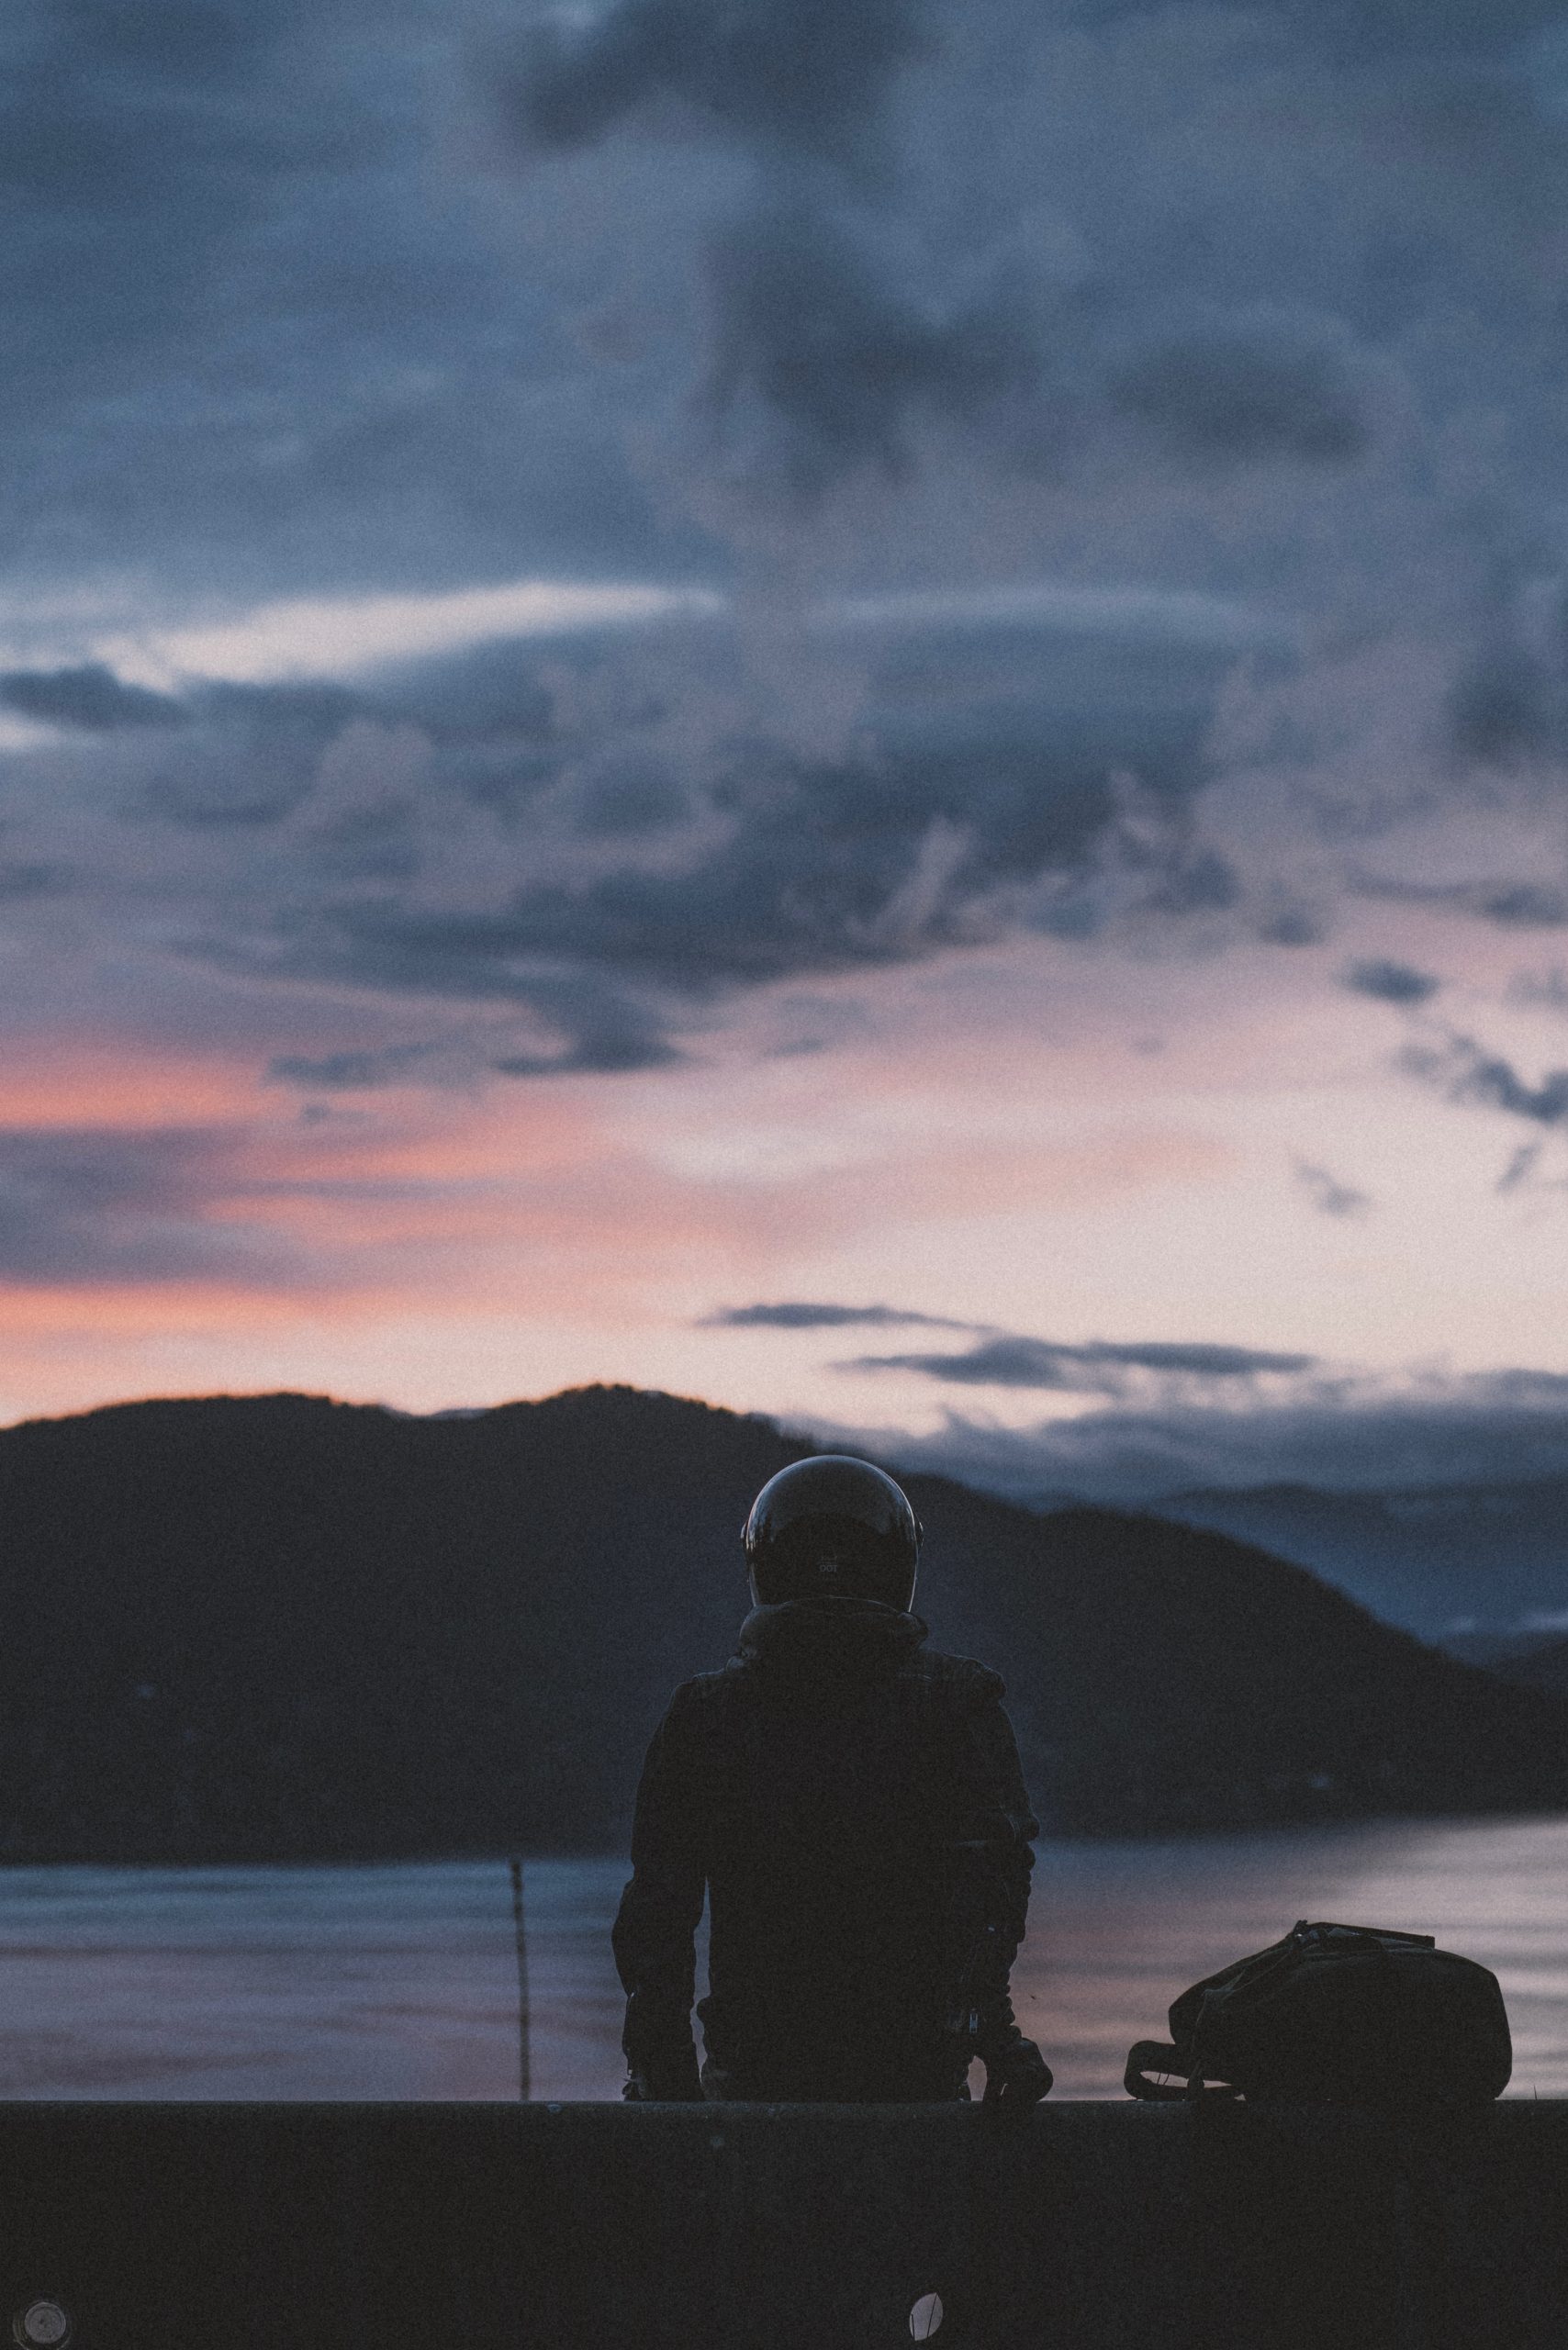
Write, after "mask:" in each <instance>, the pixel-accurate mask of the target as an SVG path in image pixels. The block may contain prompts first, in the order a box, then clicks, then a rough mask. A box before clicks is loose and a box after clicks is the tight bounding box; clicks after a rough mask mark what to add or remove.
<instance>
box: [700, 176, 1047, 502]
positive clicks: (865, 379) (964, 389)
mask: <svg viewBox="0 0 1568 2350" xmlns="http://www.w3.org/2000/svg"><path fill="white" fill-rule="evenodd" d="M709 282H710V289H711V304H712V314H713V349H712V358H711V366H710V371H709V376H708V381H707V385H706V388H705V393H704V400H705V405H706V406H707V408H708V409H709V411H710V412H711V415H712V416H713V418H714V419H715V420H716V422H717V425H718V429H719V434H720V445H721V448H722V449H723V450H724V451H725V452H726V454H727V455H729V454H730V453H732V452H733V451H734V445H735V443H736V442H740V443H741V444H742V446H741V453H740V455H739V457H738V458H735V457H734V456H733V455H731V456H730V461H731V462H733V463H739V464H742V465H743V466H744V468H745V470H746V471H748V472H749V473H751V474H752V475H753V476H756V478H758V479H759V480H761V481H763V482H765V483H772V484H777V485H778V487H782V488H783V489H784V490H786V491H787V492H788V493H789V494H790V496H791V497H794V498H803V499H807V500H811V499H814V498H821V497H822V496H823V493H824V492H825V491H826V490H828V489H830V488H832V487H834V486H835V485H836V484H837V483H838V482H840V481H841V480H843V479H844V478H845V477H846V476H848V475H850V474H853V473H855V472H857V471H860V470H862V469H865V468H868V467H869V468H874V469H877V470H879V471H880V472H881V473H882V474H883V475H885V476H890V477H891V478H894V479H897V478H898V477H899V476H902V475H903V474H905V473H907V472H908V470H909V469H910V466H911V464H913V448H912V433H913V431H914V430H915V429H916V428H917V427H919V426H920V425H922V424H943V423H956V424H964V423H969V422H971V421H972V420H975V419H977V418H978V417H980V416H981V415H982V414H983V413H984V412H985V411H986V410H988V409H991V408H994V407H995V406H996V404H997V403H998V402H999V401H1001V400H1002V399H1004V398H1006V397H1009V396H1016V395H1018V394H1021V393H1027V392H1029V391H1030V390H1032V389H1033V387H1034V386H1035V384H1036V379H1037V377H1038V375H1039V371H1040V369H1039V357H1038V353H1037V352H1036V348H1035V346H1034V341H1033V337H1032V334H1031V331H1030V321H1029V320H1028V319H1027V318H1026V317H1019V316H1017V315H1015V314H1014V313H1012V312H1010V310H1009V308H1007V306H1006V305H1005V303H1004V302H1002V301H1001V300H998V299H993V298H991V297H988V296H986V295H985V294H984V293H981V294H980V295H979V296H977V297H974V298H973V299H971V300H970V301H969V303H968V304H966V305H963V306H960V307H959V308H956V309H952V310H949V311H947V312H946V313H945V314H944V313H943V312H940V311H938V310H936V309H935V308H933V307H932V306H931V305H930V304H929V303H927V302H923V301H922V300H920V299H919V298H918V297H915V296H914V295H913V294H912V293H911V292H909V291H906V290H904V289H902V288H901V287H900V286H899V285H898V284H897V283H896V280H895V279H894V278H893V277H892V275H891V274H890V272H889V271H888V270H887V269H886V267H881V268H879V267H878V266H877V265H876V263H874V262H873V260H872V258H871V256H870V254H869V252H868V251H867V250H866V249H865V247H864V246H863V245H857V242H856V241H855V240H854V239H853V237H852V236H851V235H850V233H849V231H848V230H847V229H846V226H845V225H844V223H843V222H842V221H841V220H839V219H837V218H834V217H833V216H832V215H830V214H827V213H824V212H822V211H801V210H798V209H797V210H794V211H790V212H784V213H775V214H772V215H767V214H764V215H759V216H754V217H752V218H745V219H742V220H740V221H738V222H736V223H735V224H734V226H733V227H731V228H730V229H727V230H725V232H724V233H723V234H722V236H720V237H719V238H717V239H716V240H715V241H714V243H713V245H712V248H711V253H710V257H709Z"/></svg>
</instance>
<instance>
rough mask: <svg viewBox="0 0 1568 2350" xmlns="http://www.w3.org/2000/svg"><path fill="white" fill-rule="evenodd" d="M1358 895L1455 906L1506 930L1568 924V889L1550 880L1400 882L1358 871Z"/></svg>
mask: <svg viewBox="0 0 1568 2350" xmlns="http://www.w3.org/2000/svg"><path fill="white" fill-rule="evenodd" d="M1350 886H1351V888H1352V889H1353V890H1354V891H1355V893H1356V895H1357V896H1358V897H1363V898H1386V899H1389V900H1392V901H1393V902H1394V904H1396V905H1413V906H1451V907H1452V908H1453V909H1454V910H1455V912H1462V913H1469V914H1473V915H1475V916H1476V917H1477V919H1478V920H1480V921H1482V922H1489V923H1496V924H1498V925H1499V926H1500V927H1501V928H1504V929H1508V930H1558V929H1561V928H1562V926H1563V925H1564V924H1565V923H1568V892H1565V891H1564V890H1560V889H1558V888H1556V887H1555V886H1554V885H1553V884H1552V883H1551V882H1549V881H1482V882H1473V881H1459V882H1450V881H1441V882H1431V881H1400V880H1396V879H1393V878H1389V877H1388V876H1386V875H1379V876H1377V877H1375V878H1372V877H1368V876H1364V875H1354V876H1352V877H1351V880H1350Z"/></svg>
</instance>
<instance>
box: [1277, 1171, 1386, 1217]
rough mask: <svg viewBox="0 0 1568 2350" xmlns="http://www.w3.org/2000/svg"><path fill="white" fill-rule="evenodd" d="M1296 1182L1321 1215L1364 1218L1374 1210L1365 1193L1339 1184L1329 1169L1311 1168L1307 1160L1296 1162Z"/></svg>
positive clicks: (1344, 1184) (1347, 1185)
mask: <svg viewBox="0 0 1568 2350" xmlns="http://www.w3.org/2000/svg"><path fill="white" fill-rule="evenodd" d="M1295 1172H1296V1181H1298V1182H1299V1183H1300V1184H1301V1185H1302V1186H1303V1188H1304V1189H1305V1191H1306V1192H1308V1193H1309V1194H1310V1196H1311V1200H1312V1204H1313V1206H1314V1207H1315V1208H1316V1210H1317V1212H1318V1214H1320V1215H1332V1216H1344V1217H1350V1216H1363V1215H1366V1214H1370V1213H1371V1209H1372V1200H1371V1198H1370V1197H1369V1195H1368V1194H1367V1193H1366V1192H1358V1191H1356V1190H1355V1189H1353V1187H1352V1186H1351V1185H1350V1184H1349V1183H1341V1182H1339V1181H1338V1180H1337V1179H1336V1178H1335V1177H1334V1176H1332V1175H1330V1173H1329V1172H1328V1169H1327V1167H1314V1166H1310V1165H1309V1164H1308V1163H1307V1161H1306V1160H1305V1159H1299V1158H1298V1159H1297V1161H1296V1169H1295Z"/></svg>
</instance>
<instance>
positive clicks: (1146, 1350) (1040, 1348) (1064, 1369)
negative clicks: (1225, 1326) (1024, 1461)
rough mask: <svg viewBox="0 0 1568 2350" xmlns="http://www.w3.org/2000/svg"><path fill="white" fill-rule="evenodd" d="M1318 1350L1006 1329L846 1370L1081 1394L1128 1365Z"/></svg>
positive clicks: (1290, 1363) (1117, 1376) (1195, 1373)
mask: <svg viewBox="0 0 1568 2350" xmlns="http://www.w3.org/2000/svg"><path fill="white" fill-rule="evenodd" d="M1313 1362H1314V1358H1313V1357H1312V1356H1311V1355H1294V1354H1271V1353H1267V1352H1264V1351H1261V1350H1260V1349H1259V1348H1254V1347H1227V1346H1205V1345H1193V1346H1184V1345H1179V1344H1166V1343H1163V1342H1159V1341H1151V1342H1149V1343H1148V1344H1143V1345H1120V1346H1118V1345H1106V1344H1096V1345H1090V1346H1081V1347H1072V1346H1061V1345H1058V1344H1055V1343H1053V1342H1052V1341H1051V1340H1049V1339H1046V1338H1025V1337H1008V1336H1005V1335H1002V1336H998V1337H987V1338H980V1339H979V1340H977V1341H976V1343H975V1345H974V1346H972V1347H969V1348H966V1349H965V1351H964V1352H963V1353H961V1354H912V1355H861V1356H859V1357H857V1359H856V1360H854V1361H853V1362H849V1363H846V1364H843V1365H841V1366H840V1368H841V1369H844V1370H846V1371H920V1372H921V1373H923V1375H924V1377H926V1378H928V1379H938V1380H942V1381H944V1382H949V1383H956V1384H958V1385H961V1386H972V1387H1040V1388H1052V1389H1058V1390H1060V1391H1062V1392H1064V1393H1074V1394H1096V1393H1098V1394H1107V1393H1109V1394H1119V1393H1122V1392H1123V1390H1124V1389H1125V1387H1126V1384H1127V1378H1128V1374H1129V1373H1137V1372H1148V1373H1151V1374H1153V1375H1154V1376H1155V1377H1157V1378H1159V1379H1167V1380H1175V1381H1182V1380H1205V1381H1206V1380H1215V1379H1218V1380H1242V1381H1245V1380H1253V1379H1257V1378H1259V1377H1260V1376H1261V1375H1262V1374H1264V1373H1268V1372H1300V1371H1309V1370H1310V1369H1311V1368H1312V1367H1313Z"/></svg>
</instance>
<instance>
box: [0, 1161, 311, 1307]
mask: <svg viewBox="0 0 1568 2350" xmlns="http://www.w3.org/2000/svg"><path fill="white" fill-rule="evenodd" d="M239 1150H240V1142H239V1138H237V1137H236V1136H233V1135H230V1134H227V1133H225V1132H222V1131H221V1130H217V1129H209V1128H201V1127H153V1128H141V1129H132V1130H125V1129H119V1128H113V1127H91V1126H87V1127H16V1126H13V1127H10V1128H7V1129H6V1130H4V1131H0V1280H6V1281H17V1282H30V1281H48V1282H67V1283H69V1282H73V1281H83V1282H104V1281H182V1280H200V1279H203V1278H218V1277H221V1278H224V1279H233V1280H241V1281H243V1280H248V1279H255V1280H258V1281H263V1282H264V1283H266V1284H268V1285H274V1284H276V1283H277V1282H279V1281H287V1280H289V1279H290V1278H291V1277H292V1276H293V1275H294V1274H295V1273H300V1274H303V1272H304V1270H305V1268H304V1267H303V1265H302V1264H297V1263H296V1262H295V1260H294V1259H293V1258H292V1257H291V1254H290V1251H289V1248H288V1246H287V1244H286V1242H284V1241H282V1240H280V1239H279V1238H278V1237H277V1236H275V1235H272V1234H265V1233H260V1232H257V1231H254V1230H252V1229H248V1228H246V1227H245V1226H244V1225H241V1224H237V1223H234V1222H232V1221H229V1220H226V1219H225V1218H223V1217H222V1216H220V1215H218V1214H215V1213H214V1212H215V1211H221V1210H223V1209H225V1208H226V1207H227V1206H228V1205H229V1204H230V1203H231V1202H232V1200H233V1198H234V1196H235V1193H236V1192H237V1191H242V1189H243V1186H242V1184H241V1182H240V1181H239V1179H238V1177H237V1173H236V1165H237V1159H238V1156H239Z"/></svg>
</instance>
